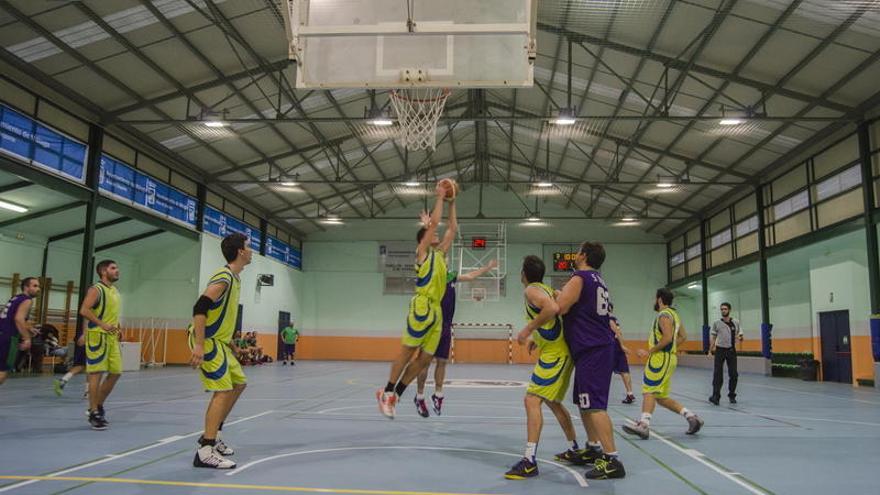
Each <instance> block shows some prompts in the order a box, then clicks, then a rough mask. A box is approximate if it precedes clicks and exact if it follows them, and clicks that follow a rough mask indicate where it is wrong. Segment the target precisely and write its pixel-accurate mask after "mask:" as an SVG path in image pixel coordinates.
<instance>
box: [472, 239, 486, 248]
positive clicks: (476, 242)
mask: <svg viewBox="0 0 880 495" xmlns="http://www.w3.org/2000/svg"><path fill="white" fill-rule="evenodd" d="M471 249H486V238H485V237H472V238H471Z"/></svg>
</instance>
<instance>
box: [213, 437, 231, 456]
mask: <svg viewBox="0 0 880 495" xmlns="http://www.w3.org/2000/svg"><path fill="white" fill-rule="evenodd" d="M214 450H216V451H217V453H218V454H220V455H222V456H224V457H227V456H231V455H234V454H235V451H234V450H232V447H230V446H229V445H226V444H225V443H223V440H221V439H219V438H218V439H217V443H216V444H215V445H214Z"/></svg>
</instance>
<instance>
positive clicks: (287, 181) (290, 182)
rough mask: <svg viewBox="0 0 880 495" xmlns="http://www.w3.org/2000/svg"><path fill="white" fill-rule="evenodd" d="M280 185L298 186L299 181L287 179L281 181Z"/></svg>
mask: <svg viewBox="0 0 880 495" xmlns="http://www.w3.org/2000/svg"><path fill="white" fill-rule="evenodd" d="M278 185H280V186H284V187H296V186H298V185H299V182H294V181H292V180H285V181H281V182H279V183H278Z"/></svg>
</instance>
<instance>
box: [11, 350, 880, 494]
mask: <svg viewBox="0 0 880 495" xmlns="http://www.w3.org/2000/svg"><path fill="white" fill-rule="evenodd" d="M633 371H634V372H635V373H636V376H638V373H639V371H640V370H638V369H634V370H633ZM246 372H247V373H248V376H249V380H250V386H249V388H248V389H247V391H246V392H245V394H244V396H243V397H242V400H241V401H240V402H239V404H238V406H237V407H236V409H235V410H234V411H233V413H232V417H231V418H230V420H229V421H228V422H227V426H226V428H225V437H224V438H225V440H226V441H227V443H229V444H230V445H232V446H233V447H234V448H235V449H236V451H237V452H236V454H235V457H234V459H235V460H236V461H237V462H238V465H239V467H238V469H236V470H234V471H213V470H205V469H195V468H193V467H192V464H191V462H192V457H193V454H194V449H195V441H196V438H197V437H198V435H199V432H198V430H199V429H200V428H201V424H202V416H203V413H204V406H205V403H206V400H207V398H208V397H207V395H206V394H204V393H202V392H200V390H199V383H198V379H197V377H196V375H195V373H194V372H192V371H190V370H189V369H187V368H176V367H175V368H166V369H155V370H149V371H141V372H136V373H128V374H126V375H124V376H123V378H122V380H121V381H120V383H119V385H118V387H117V389H116V392H115V393H114V394H113V396H112V397H111V399H110V401H108V403H107V416H108V418H109V419H110V421H111V423H112V426H111V428H110V429H109V430H107V431H104V432H95V431H91V430H90V429H89V428H88V424H87V422H86V418H85V415H84V412H83V411H84V410H85V408H86V405H85V401H83V400H82V399H81V398H80V396H81V394H82V378H81V377H77V378H75V379H74V382H73V383H71V385H70V386H68V390H67V395H66V396H64V397H61V398H57V397H55V395H54V394H53V392H52V390H51V379H50V378H49V377H42V378H21V379H11V380H9V381H7V382H6V384H5V385H3V386H2V387H0V493H3V494H5V493H13V494H58V493H70V494H74V495H76V494H89V495H99V494H123V495H127V494H146V495H152V494H160V493H162V494H184V493H186V494H191V493H198V494H227V493H228V494H252V493H254V494H256V493H289V492H298V493H318V492H320V493H331V494H337V493H339V494H343V493H348V494H361V495H379V494H396V495H443V494H466V493H467V494H469V493H497V494H527V493H528V494H536V493H540V494H544V493H546V494H554V495H564V494H574V493H584V492H588V493H595V494H616V495H622V494H630V493H632V494H641V495H644V494H684V493H712V494H716V493H717V494H740V493H753V494H765V493H771V494H772V493H775V494H799V495H803V494H811V493H833V492H838V493H841V494H842V493H855V494H862V493H877V491H876V490H877V481H878V473H877V471H876V470H875V469H876V466H877V460H878V459H880V394H878V393H877V392H876V391H874V390H873V389H856V388H852V387H850V386H846V385H839V384H821V383H820V384H816V383H807V382H802V381H799V380H795V379H780V378H775V379H773V378H766V377H762V376H754V375H743V376H741V378H740V391H739V393H740V397H739V398H740V403H739V404H738V405H736V406H733V407H730V406H729V405H727V404H726V403H724V402H722V405H721V407H713V406H712V405H710V404H709V403H708V402H707V401H706V397H707V396H708V395H709V391H710V381H711V375H710V373H711V372H710V371H707V370H695V369H679V370H678V372H677V374H676V378H675V382H674V385H673V389H674V392H675V393H674V396H675V398H676V399H678V400H680V401H681V402H683V403H684V404H685V405H686V406H687V407H689V408H690V409H692V410H694V411H696V412H697V413H698V414H700V415H701V416H702V417H703V418H704V419H705V421H706V426H705V428H704V429H703V431H702V432H701V433H700V434H699V435H698V436H696V437H690V436H687V435H685V434H684V430H685V427H686V424H685V422H684V420H683V419H682V418H681V417H679V416H676V415H674V414H672V413H670V412H668V411H665V410H662V411H658V412H657V413H656V414H655V416H654V422H653V425H652V426H653V427H654V433H655V434H654V435H653V436H652V438H651V439H650V440H648V441H638V440H632V439H630V438H624V437H623V436H622V435H620V434H619V435H618V436H617V442H618V447H619V450H620V452H621V456H622V460H623V462H624V464H625V466H626V469H627V471H628V476H627V477H626V479H624V480H615V481H591V482H590V483H589V486H588V487H587V486H586V483H585V481H584V480H583V478H582V477H581V474H582V469H581V468H575V469H572V468H570V467H568V466H561V465H558V464H554V463H552V462H550V460H552V457H553V454H554V453H555V452H558V451H561V450H564V448H565V445H564V442H563V436H562V433H561V431H560V429H559V427H558V426H557V425H556V424H555V421H554V419H553V416H552V414H550V412H549V410H548V411H546V413H545V421H546V423H545V427H544V435H543V438H542V441H541V444H540V446H539V452H538V457H539V458H541V459H544V460H545V461H544V462H540V463H539V467H540V472H541V474H540V476H539V477H538V478H535V479H531V480H527V481H508V480H505V479H504V478H503V473H504V471H505V470H506V469H507V467H508V466H509V465H511V464H513V463H514V462H516V461H517V459H518V458H519V457H520V456H521V453H522V448H523V445H524V441H525V438H524V437H525V414H524V411H523V407H522V396H523V393H524V389H523V388H522V385H524V384H522V385H520V384H519V383H516V382H518V381H523V380H526V379H527V378H528V376H529V374H530V369H529V367H527V366H505V365H454V366H451V367H450V369H449V376H448V379H450V380H453V382H454V383H453V384H452V385H450V386H448V388H447V389H446V397H447V399H446V403H445V405H444V411H443V415H442V416H440V417H435V416H432V417H430V418H428V419H423V418H421V417H419V416H417V415H416V412H415V408H414V407H413V405H412V399H413V395H414V391H413V390H408V391H407V392H406V394H405V396H404V399H403V401H402V404H401V406H400V407H399V409H398V418H397V419H396V420H394V421H389V420H387V419H384V418H383V417H381V416H380V415H379V412H378V411H377V408H376V405H375V401H374V398H373V394H374V391H375V389H376V388H377V387H378V386H379V385H380V384H382V383H384V382H385V380H386V375H387V372H388V366H387V365H386V364H384V363H350V362H305V361H303V362H300V363H299V364H297V365H296V366H295V367H293V368H290V367H282V366H277V365H269V366H263V367H259V368H247V369H246ZM429 390H430V389H429ZM612 395H613V402H614V406H613V407H612V408H611V410H610V413H611V415H612V418H613V420H614V422H615V426H616V428H617V429H618V432H619V428H620V426H621V425H623V424H625V422H626V421H627V420H629V419H635V418H638V415H639V410H640V405H639V404H640V402H641V398H639V402H637V403H636V404H633V405H629V406H627V405H623V404H620V399H621V398H622V396H623V386H622V384H621V383H620V381H619V379H617V378H615V381H614V385H613V389H612ZM576 425H577V426H578V432H579V435H580V438H579V439H580V440H583V430H582V428H581V427H580V423H579V422H576Z"/></svg>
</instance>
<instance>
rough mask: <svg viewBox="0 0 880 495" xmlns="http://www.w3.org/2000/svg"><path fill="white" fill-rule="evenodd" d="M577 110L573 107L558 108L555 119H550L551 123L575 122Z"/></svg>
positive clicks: (564, 123) (568, 123)
mask: <svg viewBox="0 0 880 495" xmlns="http://www.w3.org/2000/svg"><path fill="white" fill-rule="evenodd" d="M576 114H577V112H575V111H574V108H560V109H559V114H558V115H557V116H556V118H555V119H553V120H551V121H550V123H551V124H556V125H572V124H574V123H575V122H577V118H576Z"/></svg>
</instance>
